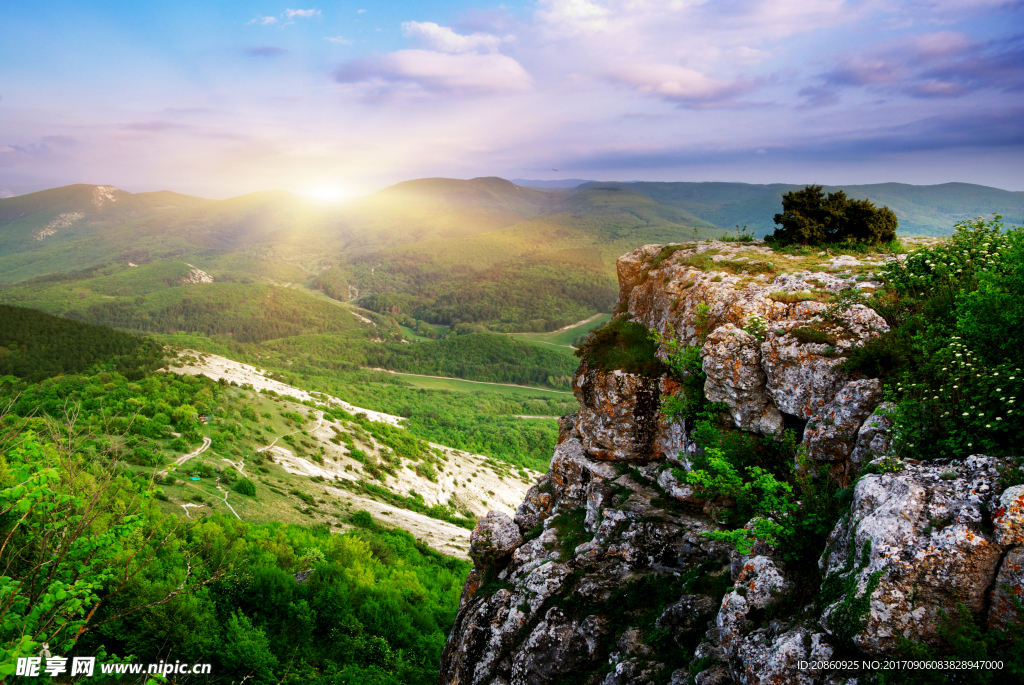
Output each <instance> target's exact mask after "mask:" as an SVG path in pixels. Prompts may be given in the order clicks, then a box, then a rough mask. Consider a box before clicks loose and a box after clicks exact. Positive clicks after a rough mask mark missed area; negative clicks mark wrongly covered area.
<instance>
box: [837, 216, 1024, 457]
mask: <svg viewBox="0 0 1024 685" xmlns="http://www.w3.org/2000/svg"><path fill="white" fill-rule="evenodd" d="M885 278H886V279H887V287H886V289H885V291H884V292H883V293H881V294H879V295H876V296H874V297H873V298H872V301H871V304H872V306H874V307H875V309H876V310H878V311H879V312H880V313H881V314H883V316H885V317H886V319H887V320H888V321H889V323H890V325H891V326H892V329H891V330H890V331H889V332H888V333H886V334H885V335H883V336H881V337H880V338H878V339H876V340H873V341H872V342H870V343H868V344H867V345H865V346H864V347H863V348H861V349H860V350H854V352H853V353H852V354H851V355H850V358H849V360H848V361H847V363H846V364H845V368H846V369H848V370H859V371H861V372H863V373H866V374H871V375H876V376H880V377H881V378H882V379H883V382H884V385H885V390H886V394H887V396H888V398H889V399H890V400H892V401H894V402H895V403H896V405H897V408H896V411H895V413H894V420H895V423H896V429H895V431H894V435H896V442H895V443H894V446H895V448H896V450H898V451H899V452H900V453H902V454H905V455H908V456H912V457H914V458H918V459H934V458H943V457H947V458H948V457H952V458H958V457H962V456H963V455H964V454H970V453H974V452H984V453H986V454H993V455H1000V456H1003V455H1013V454H1019V453H1020V446H1019V441H1018V440H1017V439H1016V436H1019V435H1021V434H1022V433H1024V416H1022V413H1021V410H1020V409H1019V408H1018V406H1019V405H1018V403H1019V401H1020V400H1021V399H1022V398H1024V373H1022V371H1021V369H1022V368H1024V351H1022V350H1024V229H1022V228H1013V229H1008V230H1004V228H1003V225H1002V224H1001V223H1000V222H999V221H998V218H997V219H995V220H992V221H988V220H982V219H978V220H974V221H969V222H963V223H961V224H958V225H957V228H956V231H955V233H954V235H953V237H952V239H951V240H950V241H949V242H948V243H947V244H944V245H940V246H936V247H932V248H924V249H922V250H918V251H916V252H914V253H912V254H911V256H910V257H909V258H908V259H907V260H906V262H905V263H900V262H893V263H892V264H891V265H890V267H889V268H888V269H887V271H886V272H885Z"/></svg>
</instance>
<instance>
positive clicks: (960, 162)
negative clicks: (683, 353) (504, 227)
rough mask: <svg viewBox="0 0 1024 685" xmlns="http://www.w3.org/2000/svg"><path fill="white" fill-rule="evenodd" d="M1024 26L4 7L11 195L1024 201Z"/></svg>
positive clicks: (798, 16)
mask: <svg viewBox="0 0 1024 685" xmlns="http://www.w3.org/2000/svg"><path fill="white" fill-rule="evenodd" d="M1022 14H1024V10H1022V6H1021V5H1020V4H1013V3H1010V4H1007V3H1003V2H996V1H995V0H976V1H973V2H949V1H946V0H939V1H938V2H929V3H918V2H913V1H911V0H904V1H902V2H890V3H871V2H868V3H863V2H844V1H842V0H807V1H801V2H790V1H788V0H787V1H783V2H755V1H753V0H744V1H741V2H738V3H727V4H722V3H689V2H674V1H669V0H645V1H643V2H633V1H626V0H538V1H536V2H526V1H517V2H511V3H497V2H489V1H487V0H482V1H473V0H457V1H455V0H453V1H446V2H441V1H439V0H438V1H431V2H389V3H371V4H367V5H359V4H353V3H349V2H342V3H334V4H331V5H311V6H308V7H300V8H289V7H287V6H286V5H280V6H274V5H273V4H269V5H268V4H266V3H264V4H262V5H258V6H257V5H252V4H250V3H241V2H228V3H216V4H210V3H200V2H195V1H193V0H186V1H185V2H183V3H176V4H174V5H158V4H152V3H81V2H57V3H52V4H46V5H41V4H39V3H30V2H13V3H5V4H4V25H5V31H4V40H3V41H0V60H2V63H3V65H4V68H3V71H2V74H3V79H2V81H0V193H4V194H12V193H13V194H19V193H23V192H27V191H29V190H38V189H40V188H45V187H53V186H58V185H62V184H68V183H97V184H112V185H116V186H118V187H121V188H125V189H128V190H132V191H141V190H157V189H164V188H166V189H171V190H176V191H178V192H186V193H194V194H198V195H203V196H208V197H227V196H231V195H236V194H241V193H245V192H251V191H255V190H268V189H277V188H281V189H287V190H291V191H293V192H297V193H303V194H306V193H309V192H310V191H309V190H308V188H309V186H311V185H316V186H317V187H318V188H319V185H318V183H317V182H315V181H314V180H312V179H318V178H320V179H324V178H326V179H333V178H345V179H357V180H352V181H346V182H345V190H344V191H342V190H340V189H332V190H323V189H320V190H316V191H315V192H314V194H315V195H316V196H318V197H331V198H337V197H341V196H343V195H347V194H362V193H365V192H369V191H373V190H377V189H379V188H381V187H384V186H385V185H388V184H390V183H394V182H397V181H400V180H404V179H410V178H417V177H424V176H447V177H455V178H470V177H474V176H484V175H497V176H502V177H505V178H527V179H557V178H592V179H598V180H612V179H617V180H635V179H636V180H686V181H705V180H723V181H725V180H728V181H747V182H759V183H763V182H781V181H785V182H794V183H799V182H810V181H818V182H822V183H872V182H882V181H903V182H909V183H941V182H946V181H967V182H973V183H983V184H989V185H993V186H997V187H1000V188H1006V189H1011V190H1020V189H1022V188H1024V170H1022V169H1024V167H1022V166H1021V165H1020V163H1019V162H1020V159H1021V153H1022V146H1024V137H1022V127H1021V124H1020V122H1021V121H1022V120H1024V105H1022V101H1021V96H1020V94H1021V88H1022V87H1024V66H1022V65H1024V47H1022V43H1021V38H1020V35H1019V31H1017V27H1019V26H1021V25H1024V21H1022V19H1024V16H1022ZM555 170H557V171H555ZM332 188H333V186H332Z"/></svg>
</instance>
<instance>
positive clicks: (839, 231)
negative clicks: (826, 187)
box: [768, 185, 897, 245]
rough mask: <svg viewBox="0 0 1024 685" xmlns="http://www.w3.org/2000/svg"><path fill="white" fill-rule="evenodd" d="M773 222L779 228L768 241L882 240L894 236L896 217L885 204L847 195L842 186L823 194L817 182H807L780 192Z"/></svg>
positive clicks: (785, 243) (809, 243)
mask: <svg viewBox="0 0 1024 685" xmlns="http://www.w3.org/2000/svg"><path fill="white" fill-rule="evenodd" d="M775 223H776V224H778V225H779V228H776V229H775V232H774V233H773V234H772V235H771V236H770V237H769V238H768V240H770V241H771V242H772V243H776V244H779V245H788V244H792V243H799V244H801V245H823V244H830V243H847V244H858V243H861V244H878V243H886V242H889V241H891V240H894V239H895V238H896V223H897V221H896V215H895V214H894V213H893V211H892V210H891V209H889V208H888V207H882V208H881V209H878V208H876V207H875V205H874V204H872V203H871V202H870V201H869V200H854V199H850V198H847V197H846V193H845V192H844V191H842V190H839V191H837V192H834V193H829V194H828V195H827V196H826V195H825V194H824V193H823V192H822V187H821V186H818V185H810V186H807V187H806V188H804V189H803V190H795V191H791V192H788V193H786V194H784V195H783V196H782V213H781V214H776V215H775Z"/></svg>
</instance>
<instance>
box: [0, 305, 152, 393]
mask: <svg viewBox="0 0 1024 685" xmlns="http://www.w3.org/2000/svg"><path fill="white" fill-rule="evenodd" d="M0 319H2V320H3V326H0V376H17V377H18V378H25V379H28V380H30V381H39V380H42V379H44V378H51V377H53V376H57V375H60V374H68V373H81V372H83V371H85V370H87V369H89V368H90V367H92V366H94V365H96V364H99V365H100V366H101V367H102V368H104V369H106V370H110V371H117V372H118V373H122V374H124V375H126V376H129V377H131V378H138V377H141V376H142V375H143V374H145V373H147V372H149V371H152V370H154V369H156V368H158V367H160V366H162V365H163V363H164V354H163V350H162V349H161V348H160V346H159V345H156V344H154V343H153V342H152V341H150V340H146V339H144V338H140V337H138V336H135V335H130V334H128V333H122V332H120V331H112V330H110V329H109V328H103V327H101V326H92V325H89V324H83V323H80V322H78V321H69V320H67V319H61V318H59V317H56V316H52V315H50V314H44V313H43V312H39V311H36V310H34V309H25V308H23V307H11V306H8V305H0Z"/></svg>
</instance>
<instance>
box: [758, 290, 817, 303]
mask: <svg viewBox="0 0 1024 685" xmlns="http://www.w3.org/2000/svg"><path fill="white" fill-rule="evenodd" d="M768 297H770V298H771V299H773V300H775V301H776V302H781V303H783V304H796V303H797V302H807V301H809V300H817V299H818V296H817V295H815V294H814V293H812V292H811V291H809V290H804V291H801V292H797V293H791V292H786V291H784V290H777V291H775V292H772V293H769V294H768Z"/></svg>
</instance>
